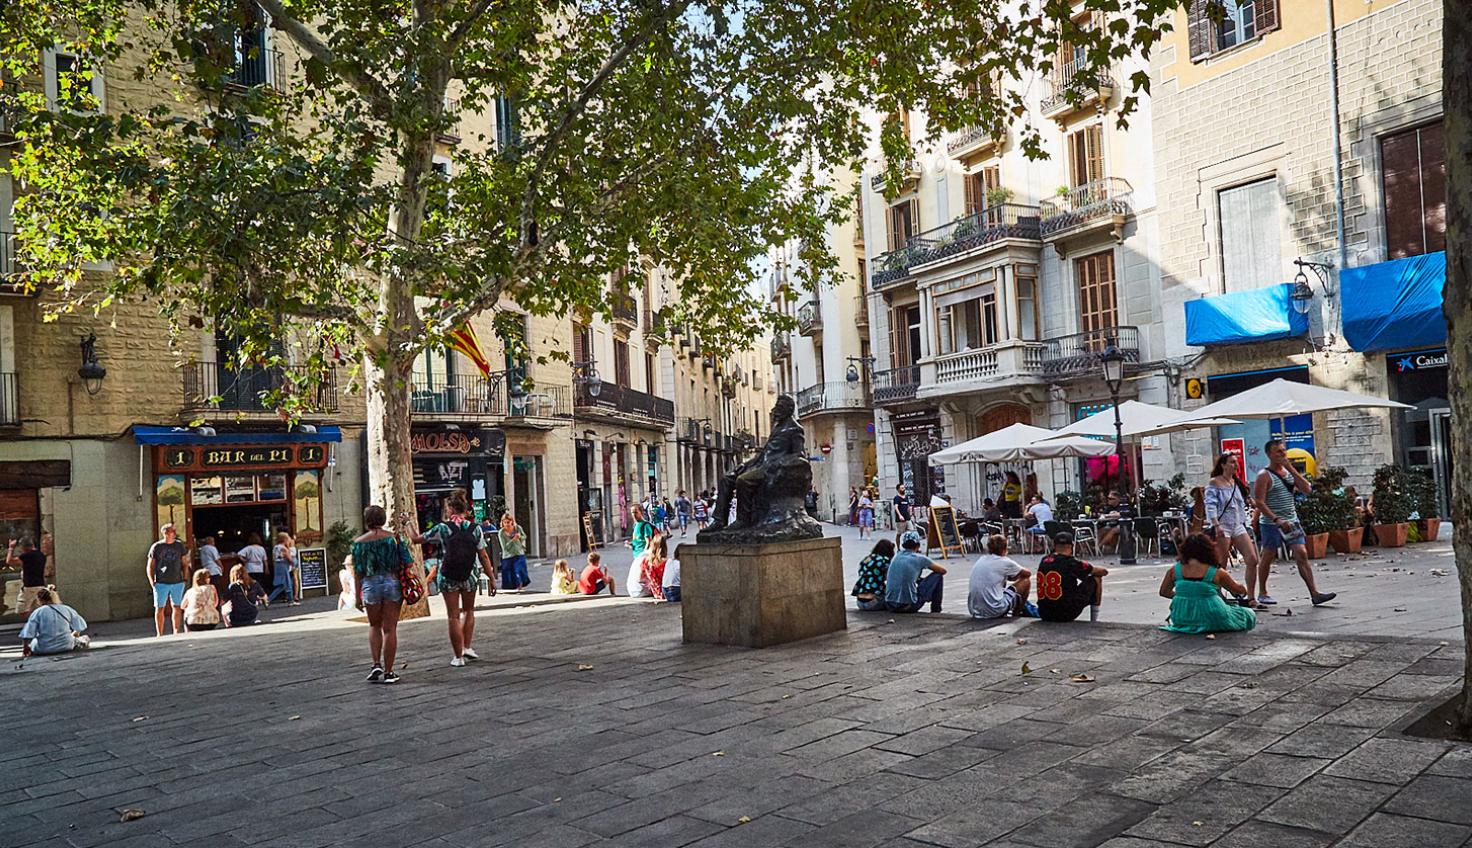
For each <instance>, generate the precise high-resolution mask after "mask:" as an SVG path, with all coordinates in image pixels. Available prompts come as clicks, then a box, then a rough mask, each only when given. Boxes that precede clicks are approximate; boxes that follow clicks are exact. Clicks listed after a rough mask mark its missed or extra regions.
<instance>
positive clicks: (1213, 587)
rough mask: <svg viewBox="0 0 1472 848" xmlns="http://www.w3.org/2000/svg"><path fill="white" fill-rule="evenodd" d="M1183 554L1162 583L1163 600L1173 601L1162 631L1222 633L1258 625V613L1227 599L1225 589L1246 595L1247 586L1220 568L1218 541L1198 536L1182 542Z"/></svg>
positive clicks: (1161, 593) (1167, 572)
mask: <svg viewBox="0 0 1472 848" xmlns="http://www.w3.org/2000/svg"><path fill="white" fill-rule="evenodd" d="M1180 552H1181V556H1180V560H1179V561H1177V562H1176V564H1175V565H1173V566H1171V567H1170V570H1168V571H1166V572H1165V577H1163V578H1161V581H1160V597H1162V598H1169V599H1170V618H1169V619H1168V622H1167V623H1166V625H1165V626H1164V627H1161V628H1160V629H1161V630H1170V631H1172V632H1175V633H1222V632H1227V631H1233V630H1251V629H1252V628H1254V627H1256V626H1257V613H1255V612H1253V611H1252V610H1250V609H1248V608H1247V607H1243V606H1232V605H1229V604H1228V603H1227V602H1226V601H1225V600H1223V598H1222V594H1221V590H1222V589H1226V590H1227V591H1229V592H1231V593H1233V594H1235V595H1238V596H1245V595H1246V594H1247V587H1246V586H1243V585H1242V584H1241V583H1238V582H1237V581H1236V580H1234V579H1232V575H1231V574H1229V573H1227V570H1226V569H1224V568H1218V567H1217V564H1216V543H1215V542H1213V541H1212V540H1211V539H1210V538H1208V537H1207V536H1204V535H1201V534H1196V535H1194V536H1190V537H1188V538H1187V539H1186V540H1185V541H1184V542H1182V543H1181V545H1180Z"/></svg>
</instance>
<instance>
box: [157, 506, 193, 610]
mask: <svg viewBox="0 0 1472 848" xmlns="http://www.w3.org/2000/svg"><path fill="white" fill-rule="evenodd" d="M163 531H164V537H163V538H162V539H160V540H158V541H157V542H154V543H153V547H151V548H149V549H148V583H149V585H150V586H152V587H153V629H154V632H155V633H156V634H157V635H159V636H162V635H164V620H165V619H166V618H167V617H168V613H169V610H170V609H172V610H173V611H174V635H176V636H177V635H178V634H179V633H181V632H183V630H184V575H185V574H187V573H188V572H189V549H188V548H186V547H184V543H183V542H181V541H179V534H178V531H177V530H175V529H174V525H173V522H170V523H168V524H165V525H164V526H163Z"/></svg>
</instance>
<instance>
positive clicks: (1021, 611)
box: [966, 535, 1038, 619]
mask: <svg viewBox="0 0 1472 848" xmlns="http://www.w3.org/2000/svg"><path fill="white" fill-rule="evenodd" d="M986 551H987V552H986V553H985V554H982V555H981V557H980V558H978V559H977V560H976V564H975V565H973V566H971V582H970V585H969V591H968V592H967V593H966V610H967V612H970V613H971V617H972V618H983V619H985V618H1001V617H1003V616H1005V615H1015V616H1036V615H1037V614H1038V611H1037V607H1034V606H1033V605H1032V604H1030V603H1028V602H1027V596H1028V594H1029V593H1031V592H1032V572H1030V571H1028V570H1027V569H1025V568H1023V567H1022V566H1020V565H1018V564H1017V562H1016V560H1013V559H1011V558H1010V557H1008V556H1007V537H1006V536H1002V535H993V536H988V537H987V540H986Z"/></svg>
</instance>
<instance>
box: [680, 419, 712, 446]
mask: <svg viewBox="0 0 1472 848" xmlns="http://www.w3.org/2000/svg"><path fill="white" fill-rule="evenodd" d="M705 427H706V425H705V423H704V422H702V421H701V420H700V419H698V418H681V419H680V425H679V426H678V427H677V428H676V429H675V436H676V441H680V442H685V443H686V444H691V445H708V444H710V440H709V439H708V438H706V435H705Z"/></svg>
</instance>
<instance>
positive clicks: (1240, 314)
mask: <svg viewBox="0 0 1472 848" xmlns="http://www.w3.org/2000/svg"><path fill="white" fill-rule="evenodd" d="M1292 295H1293V286H1292V285H1291V284H1289V283H1281V284H1279V285H1276V286H1268V287H1266V288H1261V289H1252V290H1250V291H1241V292H1232V293H1231V294H1219V295H1216V296H1215V297H1203V298H1201V299H1199V300H1188V301H1186V344H1188V345H1197V346H1205V345H1219V344H1238V343H1241V342H1265V341H1271V340H1273V339H1289V338H1293V337H1294V336H1301V335H1303V334H1304V333H1307V332H1308V316H1307V315H1301V314H1299V312H1298V311H1297V310H1296V309H1294V308H1293V297H1292Z"/></svg>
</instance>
